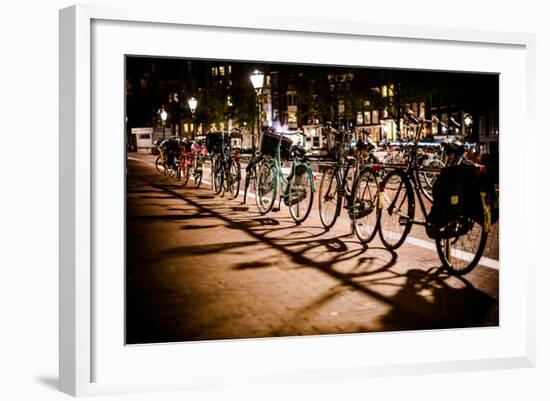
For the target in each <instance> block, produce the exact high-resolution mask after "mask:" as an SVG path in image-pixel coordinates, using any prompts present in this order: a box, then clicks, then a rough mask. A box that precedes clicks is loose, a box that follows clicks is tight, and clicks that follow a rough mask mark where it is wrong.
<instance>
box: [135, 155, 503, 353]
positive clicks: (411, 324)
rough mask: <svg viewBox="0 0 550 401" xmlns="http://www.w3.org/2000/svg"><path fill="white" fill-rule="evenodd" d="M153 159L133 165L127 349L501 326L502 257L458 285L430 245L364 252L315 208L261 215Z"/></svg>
mask: <svg viewBox="0 0 550 401" xmlns="http://www.w3.org/2000/svg"><path fill="white" fill-rule="evenodd" d="M153 160H154V159H152V158H151V157H150V156H144V155H137V154H132V155H131V156H130V157H129V159H128V177H127V178H128V179H127V266H126V274H127V292H126V297H127V322H126V323H127V343H132V344H136V343H152V342H174V341H188V340H211V339H235V338H257V337H273V336H296V335H309V334H334V333H357V332H375V331H387V330H415V329H441V328H457V327H471V326H494V325H498V315H499V312H498V281H499V272H498V262H497V261H496V260H495V259H496V258H495V259H487V260H489V261H490V262H491V263H488V264H487V265H491V266H492V267H488V266H487V265H485V266H483V265H480V266H478V267H476V269H474V271H472V272H471V273H469V274H468V275H466V276H465V277H463V278H455V277H449V276H447V275H446V274H445V273H443V272H441V271H440V270H439V267H440V262H439V259H438V257H437V254H436V252H435V251H434V250H432V249H428V248H427V247H425V246H417V245H413V244H412V243H405V244H404V245H403V246H402V247H401V248H399V249H398V250H397V252H396V253H392V252H389V251H387V250H385V249H384V248H383V246H382V244H381V243H380V241H379V240H378V239H376V240H375V241H373V243H372V244H371V245H370V246H369V247H368V248H364V247H363V246H362V245H361V244H360V243H359V242H358V240H357V239H356V238H355V236H353V235H349V231H350V230H349V224H348V223H347V222H346V221H345V219H342V220H340V221H339V222H337V224H336V225H335V227H334V228H333V229H332V230H330V231H329V232H325V231H324V230H323V229H322V228H321V223H320V221H319V218H318V214H317V211H316V210H314V211H312V214H311V215H310V217H309V218H308V220H306V221H305V222H304V223H303V224H302V225H301V226H296V225H295V224H294V223H293V221H292V220H291V218H290V216H289V215H288V212H287V211H286V209H285V208H283V209H282V210H281V211H280V212H277V213H270V214H268V215H266V216H261V215H259V214H258V213H257V209H256V207H255V205H254V201H253V199H250V200H249V204H248V207H247V206H245V207H243V206H242V205H240V201H241V199H240V198H239V199H238V200H232V199H228V198H220V197H217V196H213V195H212V192H211V190H210V188H209V185H208V183H204V184H203V185H202V187H201V188H200V189H194V188H182V186H181V184H180V183H179V182H178V181H176V180H175V179H173V178H167V177H164V176H162V175H160V174H158V173H157V172H156V170H155V168H154V166H153V164H152V162H153ZM420 240H421V242H422V241H423V240H422V239H420ZM493 241H496V249H498V236H493ZM413 242H414V241H413ZM426 243H427V242H426ZM493 247H494V244H493ZM489 253H490V254H492V253H493V251H490V252H489ZM490 254H488V256H492V255H490ZM496 254H498V252H497V253H496Z"/></svg>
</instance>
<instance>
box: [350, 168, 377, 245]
mask: <svg viewBox="0 0 550 401" xmlns="http://www.w3.org/2000/svg"><path fill="white" fill-rule="evenodd" d="M378 196H379V192H378V178H377V176H376V174H375V173H374V171H373V170H372V169H370V168H364V169H362V170H361V172H360V173H359V175H358V176H357V179H356V180H355V182H354V184H353V189H352V195H351V199H352V205H351V206H350V214H351V218H352V221H353V229H354V231H355V235H356V236H357V238H358V239H359V241H361V242H362V243H363V244H366V243H369V242H371V241H372V240H373V239H374V237H375V236H376V230H377V228H378V220H379V219H378V215H379V214H380V209H379V207H378V205H379V201H378Z"/></svg>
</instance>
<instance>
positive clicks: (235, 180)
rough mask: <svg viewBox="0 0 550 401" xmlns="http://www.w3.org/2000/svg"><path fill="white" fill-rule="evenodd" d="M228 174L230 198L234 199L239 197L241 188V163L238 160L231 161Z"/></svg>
mask: <svg viewBox="0 0 550 401" xmlns="http://www.w3.org/2000/svg"><path fill="white" fill-rule="evenodd" d="M229 174H230V175H231V185H230V192H231V196H232V197H233V198H236V197H237V196H239V189H240V188H241V162H240V161H239V159H233V160H232V161H231V167H230V171H229Z"/></svg>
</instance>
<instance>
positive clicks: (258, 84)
mask: <svg viewBox="0 0 550 401" xmlns="http://www.w3.org/2000/svg"><path fill="white" fill-rule="evenodd" d="M250 81H251V82H252V86H253V87H254V90H255V91H256V102H257V106H258V138H260V136H261V134H262V89H263V88H264V74H263V72H261V71H259V70H254V72H253V73H252V74H251V75H250ZM255 151H256V137H255V135H254V133H252V152H255Z"/></svg>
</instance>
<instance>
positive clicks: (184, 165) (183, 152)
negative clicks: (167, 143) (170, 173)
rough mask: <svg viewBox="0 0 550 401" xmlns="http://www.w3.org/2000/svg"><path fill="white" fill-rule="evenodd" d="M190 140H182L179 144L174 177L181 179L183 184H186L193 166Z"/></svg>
mask: <svg viewBox="0 0 550 401" xmlns="http://www.w3.org/2000/svg"><path fill="white" fill-rule="evenodd" d="M191 146H192V144H191V142H183V143H182V144H181V146H180V152H179V156H178V166H177V173H176V174H177V175H176V178H177V179H178V180H181V183H182V185H183V186H186V185H187V182H188V181H189V177H191V170H192V168H193V150H192V148H191Z"/></svg>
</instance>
